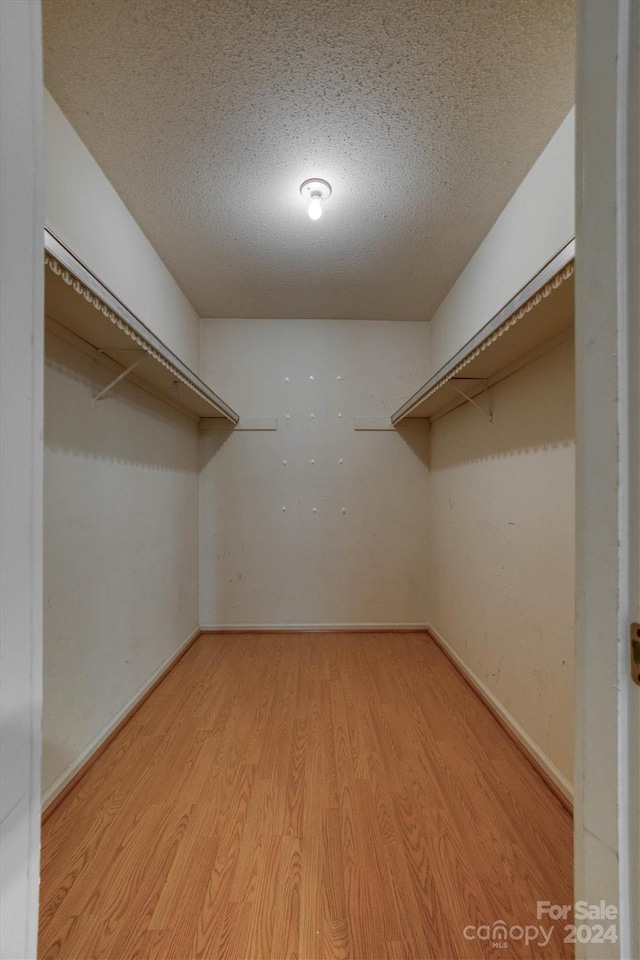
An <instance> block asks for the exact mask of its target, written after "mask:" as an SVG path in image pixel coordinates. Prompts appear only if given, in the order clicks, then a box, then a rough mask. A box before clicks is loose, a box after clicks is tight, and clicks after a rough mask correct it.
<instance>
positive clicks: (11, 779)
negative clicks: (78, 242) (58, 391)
mask: <svg viewBox="0 0 640 960" xmlns="http://www.w3.org/2000/svg"><path fill="white" fill-rule="evenodd" d="M40 30H41V24H40V4H39V3H35V2H25V0H4V2H3V3H0V67H1V73H0V205H1V207H2V217H0V254H1V281H2V282H1V283H0V370H1V376H0V389H1V396H0V451H1V454H2V463H1V475H0V526H1V528H2V537H1V538H0V568H1V576H0V584H1V590H2V597H1V602H0V643H1V645H0V684H1V686H0V709H1V716H2V750H1V751H0V763H1V766H0V772H1V775H2V790H1V791H0V793H1V797H0V801H1V817H0V819H1V824H2V829H1V835H0V841H1V844H2V853H1V855H0V875H1V881H2V882H1V891H0V908H1V922H0V956H1V957H2V958H3V960H16V958H17V957H20V958H22V960H30V958H32V957H35V955H36V945H37V936H38V877H39V873H40V746H41V727H40V715H41V703H42V701H41V698H42V214H43V198H42V180H43V174H42V132H41V128H42V53H41V46H40V43H41V41H40V37H41V33H40Z"/></svg>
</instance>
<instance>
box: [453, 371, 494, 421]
mask: <svg viewBox="0 0 640 960" xmlns="http://www.w3.org/2000/svg"><path fill="white" fill-rule="evenodd" d="M466 379H467V378H466V377H452V378H451V380H450V381H449V383H450V384H451V386H452V387H453V389H454V390H455V391H456V393H459V394H460V396H461V397H464V399H465V400H468V402H469V403H472V404H473V405H474V407H476V408H477V409H478V410H479V411H480V413H483V414H484V415H485V417H488V418H489V423H493V411H492V410H491V409H489V410H485V408H484V407H482V406H481V405H480V404H479V403H477V402H476V401H475V400H474V399H473V397H470V396H469V394H468V393H465V392H464V390H461V389H460V387H459V386H458V385H457V383H456V380H466ZM475 382H476V383H477V380H476V381H475ZM488 389H489V383H488V381H487V380H485V381H484V387H483V389H482V392H484V391H486V390H488Z"/></svg>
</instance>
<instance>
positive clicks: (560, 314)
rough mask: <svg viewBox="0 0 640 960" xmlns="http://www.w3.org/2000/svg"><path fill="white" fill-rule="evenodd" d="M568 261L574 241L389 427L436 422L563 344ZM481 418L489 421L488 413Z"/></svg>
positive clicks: (567, 326)
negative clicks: (419, 421)
mask: <svg viewBox="0 0 640 960" xmlns="http://www.w3.org/2000/svg"><path fill="white" fill-rule="evenodd" d="M574 257H575V240H570V241H569V243H567V244H566V246H564V247H563V248H562V250H560V252H559V253H557V254H556V256H555V257H553V259H552V260H550V261H549V263H547V264H546V265H545V266H544V267H543V268H542V270H540V271H539V273H537V274H536V275H535V277H533V279H532V280H530V281H529V283H527V284H526V286H524V287H523V288H522V290H520V291H519V292H518V293H517V294H516V295H515V296H514V297H513V298H512V299H511V300H509V301H508V303H506V304H505V305H504V307H503V308H502V309H501V310H500V311H499V312H498V313H497V314H496V315H495V316H494V317H492V319H491V320H489V322H488V323H486V324H485V325H484V327H482V328H481V329H480V330H479V331H478V333H477V334H476V335H475V337H473V338H472V339H471V340H469V342H468V343H466V344H465V346H464V347H462V348H461V349H460V350H459V351H458V352H457V353H456V354H455V355H454V356H453V357H451V359H450V360H449V361H448V362H447V363H445V365H444V366H443V367H441V368H440V370H438V372H437V373H436V374H434V376H433V377H431V379H430V380H428V381H427V382H426V383H425V384H424V385H423V386H422V387H420V389H419V390H417V391H416V393H414V394H413V396H412V397H410V398H409V399H408V400H407V401H406V403H404V404H403V405H402V406H401V407H400V408H399V409H398V410H396V412H395V413H394V414H392V416H391V421H392V423H393V424H394V425H396V424H398V423H400V421H401V420H404V419H405V418H407V417H408V418H411V417H422V418H426V419H429V420H432V419H435V418H436V417H439V416H442V415H443V414H445V413H448V412H449V411H450V410H453V409H455V408H456V407H458V406H460V405H461V404H463V403H466V402H467V401H468V400H471V401H473V398H474V397H477V396H478V394H481V393H482V392H483V391H485V390H487V389H488V388H489V387H491V386H492V385H493V384H494V383H497V382H498V381H499V380H502V379H504V377H505V376H508V375H509V374H510V373H513V372H515V371H516V370H518V369H520V368H521V367H522V366H524V365H525V364H526V363H528V362H530V361H531V360H534V359H535V358H536V357H537V356H540V354H542V353H544V352H545V351H546V350H547V349H550V348H551V347H553V346H554V345H555V344H556V343H559V342H561V341H563V340H566V339H568V338H569V337H570V336H571V334H572V330H573V262H574ZM476 406H478V404H476ZM483 406H486V403H483ZM484 412H485V413H486V414H487V415H488V416H490V411H489V410H484Z"/></svg>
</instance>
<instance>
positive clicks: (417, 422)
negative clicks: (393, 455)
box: [396, 418, 431, 470]
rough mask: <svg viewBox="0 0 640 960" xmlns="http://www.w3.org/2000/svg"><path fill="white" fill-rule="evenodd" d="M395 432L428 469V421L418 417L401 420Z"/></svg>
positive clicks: (429, 446)
mask: <svg viewBox="0 0 640 960" xmlns="http://www.w3.org/2000/svg"><path fill="white" fill-rule="evenodd" d="M396 433H397V434H398V436H399V437H402V439H403V440H404V442H405V443H406V444H407V446H408V447H410V448H411V449H412V450H413V452H414V453H415V455H416V457H417V458H418V459H419V460H420V461H421V462H422V463H423V464H424V466H425V467H426V468H427V470H429V463H430V460H431V444H430V442H429V433H430V429H429V422H428V421H427V420H423V419H420V418H415V419H413V420H411V419H407V420H402V421H401V422H400V423H399V424H398V425H397V427H396Z"/></svg>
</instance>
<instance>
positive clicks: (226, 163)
mask: <svg viewBox="0 0 640 960" xmlns="http://www.w3.org/2000/svg"><path fill="white" fill-rule="evenodd" d="M43 10H44V42H45V80H46V84H47V86H48V88H49V90H50V91H51V93H52V94H53V96H54V98H55V99H56V100H57V102H58V104H59V105H60V107H61V108H62V110H63V111H64V113H65V114H66V115H67V117H68V119H69V120H70V121H71V123H72V124H73V126H74V127H75V129H76V130H77V132H78V133H79V135H80V136H81V137H82V139H83V140H84V142H85V143H86V145H87V146H88V148H89V149H90V150H91V152H92V153H93V155H94V157H95V158H96V160H97V161H98V163H99V164H100V166H101V167H102V169H103V170H104V172H105V173H106V175H107V176H108V177H109V179H110V180H111V182H112V183H113V185H114V187H115V188H116V190H117V191H118V192H119V193H120V195H121V197H122V198H123V200H124V202H125V203H126V204H127V206H128V207H129V209H130V211H131V212H132V214H133V216H134V217H135V218H136V220H137V221H138V223H139V224H140V226H141V227H142V229H143V230H144V231H145V233H146V234H147V236H148V237H149V239H150V240H151V242H152V243H153V244H154V246H155V247H156V249H157V250H158V252H159V254H160V256H161V257H162V258H163V260H164V262H165V263H166V265H167V266H168V267H169V269H170V270H171V272H172V273H173V275H174V276H175V278H176V280H177V281H178V283H179V284H180V286H181V287H182V288H183V290H184V291H185V293H186V294H187V296H188V297H189V298H190V300H191V302H192V303H193V305H194V307H195V308H196V310H198V311H199V313H200V314H201V315H202V316H209V317H283V318H291V317H300V318H307V317H323V318H345V317H346V318H349V317H350V318H364V319H416V320H418V319H426V318H428V317H430V316H431V315H432V314H433V312H434V310H435V309H436V308H437V306H438V304H439V303H440V301H441V300H442V299H443V297H444V296H445V294H446V293H447V291H448V289H449V287H450V286H451V284H452V283H453V281H454V280H455V279H456V277H457V275H458V274H459V273H460V271H461V270H462V268H463V267H464V266H465V264H466V262H467V261H468V259H469V257H470V256H471V254H472V253H473V251H474V250H475V248H476V247H477V246H478V244H479V243H480V241H481V240H482V238H483V237H484V236H485V234H486V233H487V231H488V230H489V228H490V227H491V225H492V223H493V221H494V220H495V218H496V217H497V215H498V214H499V213H500V211H501V210H502V208H503V207H504V205H505V204H506V202H507V201H508V200H509V198H510V196H511V195H512V193H513V192H514V190H515V189H516V187H517V186H518V184H519V183H520V181H521V180H522V178H523V177H524V176H525V174H526V173H527V171H528V169H529V168H530V167H531V165H532V163H533V162H534V160H535V159H536V157H537V156H538V155H539V154H540V152H541V151H542V149H543V148H544V146H545V145H546V144H547V142H548V141H549V139H550V138H551V136H552V135H553V133H554V131H555V130H556V128H557V127H558V126H559V124H560V123H561V121H562V120H563V119H564V117H565V115H566V114H567V112H568V111H569V109H570V107H571V104H572V102H573V68H574V64H573V42H574V23H573V0H357V2H356V0H45V2H44V4H43ZM312 176H317V177H323V178H325V179H327V180H329V181H330V182H331V184H332V185H333V196H332V197H331V199H330V200H329V201H327V203H326V204H325V206H324V216H323V217H322V219H321V220H319V221H316V222H313V221H312V220H310V219H309V217H308V216H307V212H306V205H305V203H304V201H303V200H302V198H301V197H300V194H299V192H298V189H299V186H300V183H301V182H302V181H303V180H305V179H306V178H307V177H312ZM525 228H526V227H525ZM99 229H100V224H96V230H99Z"/></svg>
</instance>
